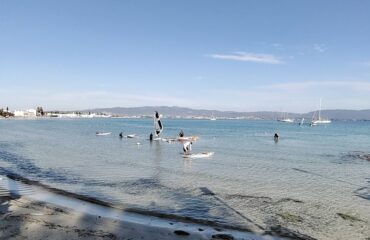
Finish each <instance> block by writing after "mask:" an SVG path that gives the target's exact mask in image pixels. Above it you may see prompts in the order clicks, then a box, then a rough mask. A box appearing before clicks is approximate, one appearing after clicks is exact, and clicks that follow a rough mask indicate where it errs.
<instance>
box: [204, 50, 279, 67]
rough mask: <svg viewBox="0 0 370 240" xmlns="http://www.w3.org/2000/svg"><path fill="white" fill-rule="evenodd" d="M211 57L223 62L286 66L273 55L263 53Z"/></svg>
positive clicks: (238, 53) (241, 53)
mask: <svg viewBox="0 0 370 240" xmlns="http://www.w3.org/2000/svg"><path fill="white" fill-rule="evenodd" d="M210 57H212V58H215V59H222V60H232V61H242V62H255V63H268V64H284V63H285V62H284V61H282V60H281V59H280V58H278V57H276V56H274V55H272V54H262V53H246V52H235V53H233V54H212V55H210Z"/></svg>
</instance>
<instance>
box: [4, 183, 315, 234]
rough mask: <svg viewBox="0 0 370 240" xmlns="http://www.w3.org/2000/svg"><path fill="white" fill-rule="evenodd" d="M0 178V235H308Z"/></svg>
mask: <svg viewBox="0 0 370 240" xmlns="http://www.w3.org/2000/svg"><path fill="white" fill-rule="evenodd" d="M0 181H1V184H0V213H1V216H0V239H127V240H128V239H151V240H153V239H163V240H166V239H255V240H256V239H282V237H280V236H277V235H279V234H281V235H285V236H290V237H291V238H295V239H296V238H297V237H302V238H301V239H310V238H305V237H304V236H299V235H294V233H289V232H284V231H281V230H279V231H280V232H279V231H277V232H264V231H242V230H235V229H232V227H231V228H228V227H222V226H216V225H212V224H208V225H207V224H199V223H194V222H192V221H183V220H182V219H166V218H160V217H156V216H150V215H143V214H137V213H132V212H126V211H122V210H119V209H114V208H110V207H107V206H102V205H98V204H95V203H91V202H88V201H83V200H80V199H76V198H73V197H70V196H65V195H63V194H58V193H54V192H53V191H49V190H47V189H43V188H40V187H39V186H33V185H27V184H24V183H21V182H18V181H14V180H12V179H8V178H6V177H1V179H0ZM273 235H274V236H273Z"/></svg>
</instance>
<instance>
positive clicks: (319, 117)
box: [311, 98, 331, 126]
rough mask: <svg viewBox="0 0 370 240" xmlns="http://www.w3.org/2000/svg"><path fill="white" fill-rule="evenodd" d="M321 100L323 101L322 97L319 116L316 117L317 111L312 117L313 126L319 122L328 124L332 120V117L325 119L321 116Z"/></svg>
mask: <svg viewBox="0 0 370 240" xmlns="http://www.w3.org/2000/svg"><path fill="white" fill-rule="evenodd" d="M321 102H322V99H321V98H320V107H319V113H318V118H317V119H315V115H316V114H315V113H316V112H315V113H314V115H313V117H312V121H311V126H316V125H318V124H328V123H331V120H330V119H323V118H321Z"/></svg>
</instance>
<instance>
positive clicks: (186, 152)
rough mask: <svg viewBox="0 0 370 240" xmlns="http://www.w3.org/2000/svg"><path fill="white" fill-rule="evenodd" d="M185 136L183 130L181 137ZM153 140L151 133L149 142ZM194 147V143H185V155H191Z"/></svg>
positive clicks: (180, 133) (183, 148)
mask: <svg viewBox="0 0 370 240" xmlns="http://www.w3.org/2000/svg"><path fill="white" fill-rule="evenodd" d="M120 136H121V135H120ZM184 136H185V134H184V131H182V130H181V131H180V132H179V137H180V138H182V137H184ZM153 140H154V139H153V133H150V135H149V141H153ZM192 145H193V142H192V141H185V143H184V144H183V146H182V150H183V152H184V154H185V155H190V154H191V150H192V148H191V146H192Z"/></svg>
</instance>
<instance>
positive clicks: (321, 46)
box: [313, 43, 326, 53]
mask: <svg viewBox="0 0 370 240" xmlns="http://www.w3.org/2000/svg"><path fill="white" fill-rule="evenodd" d="M313 49H314V50H315V51H317V52H320V53H323V52H325V51H326V47H325V45H324V44H317V43H316V44H314V45H313Z"/></svg>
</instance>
